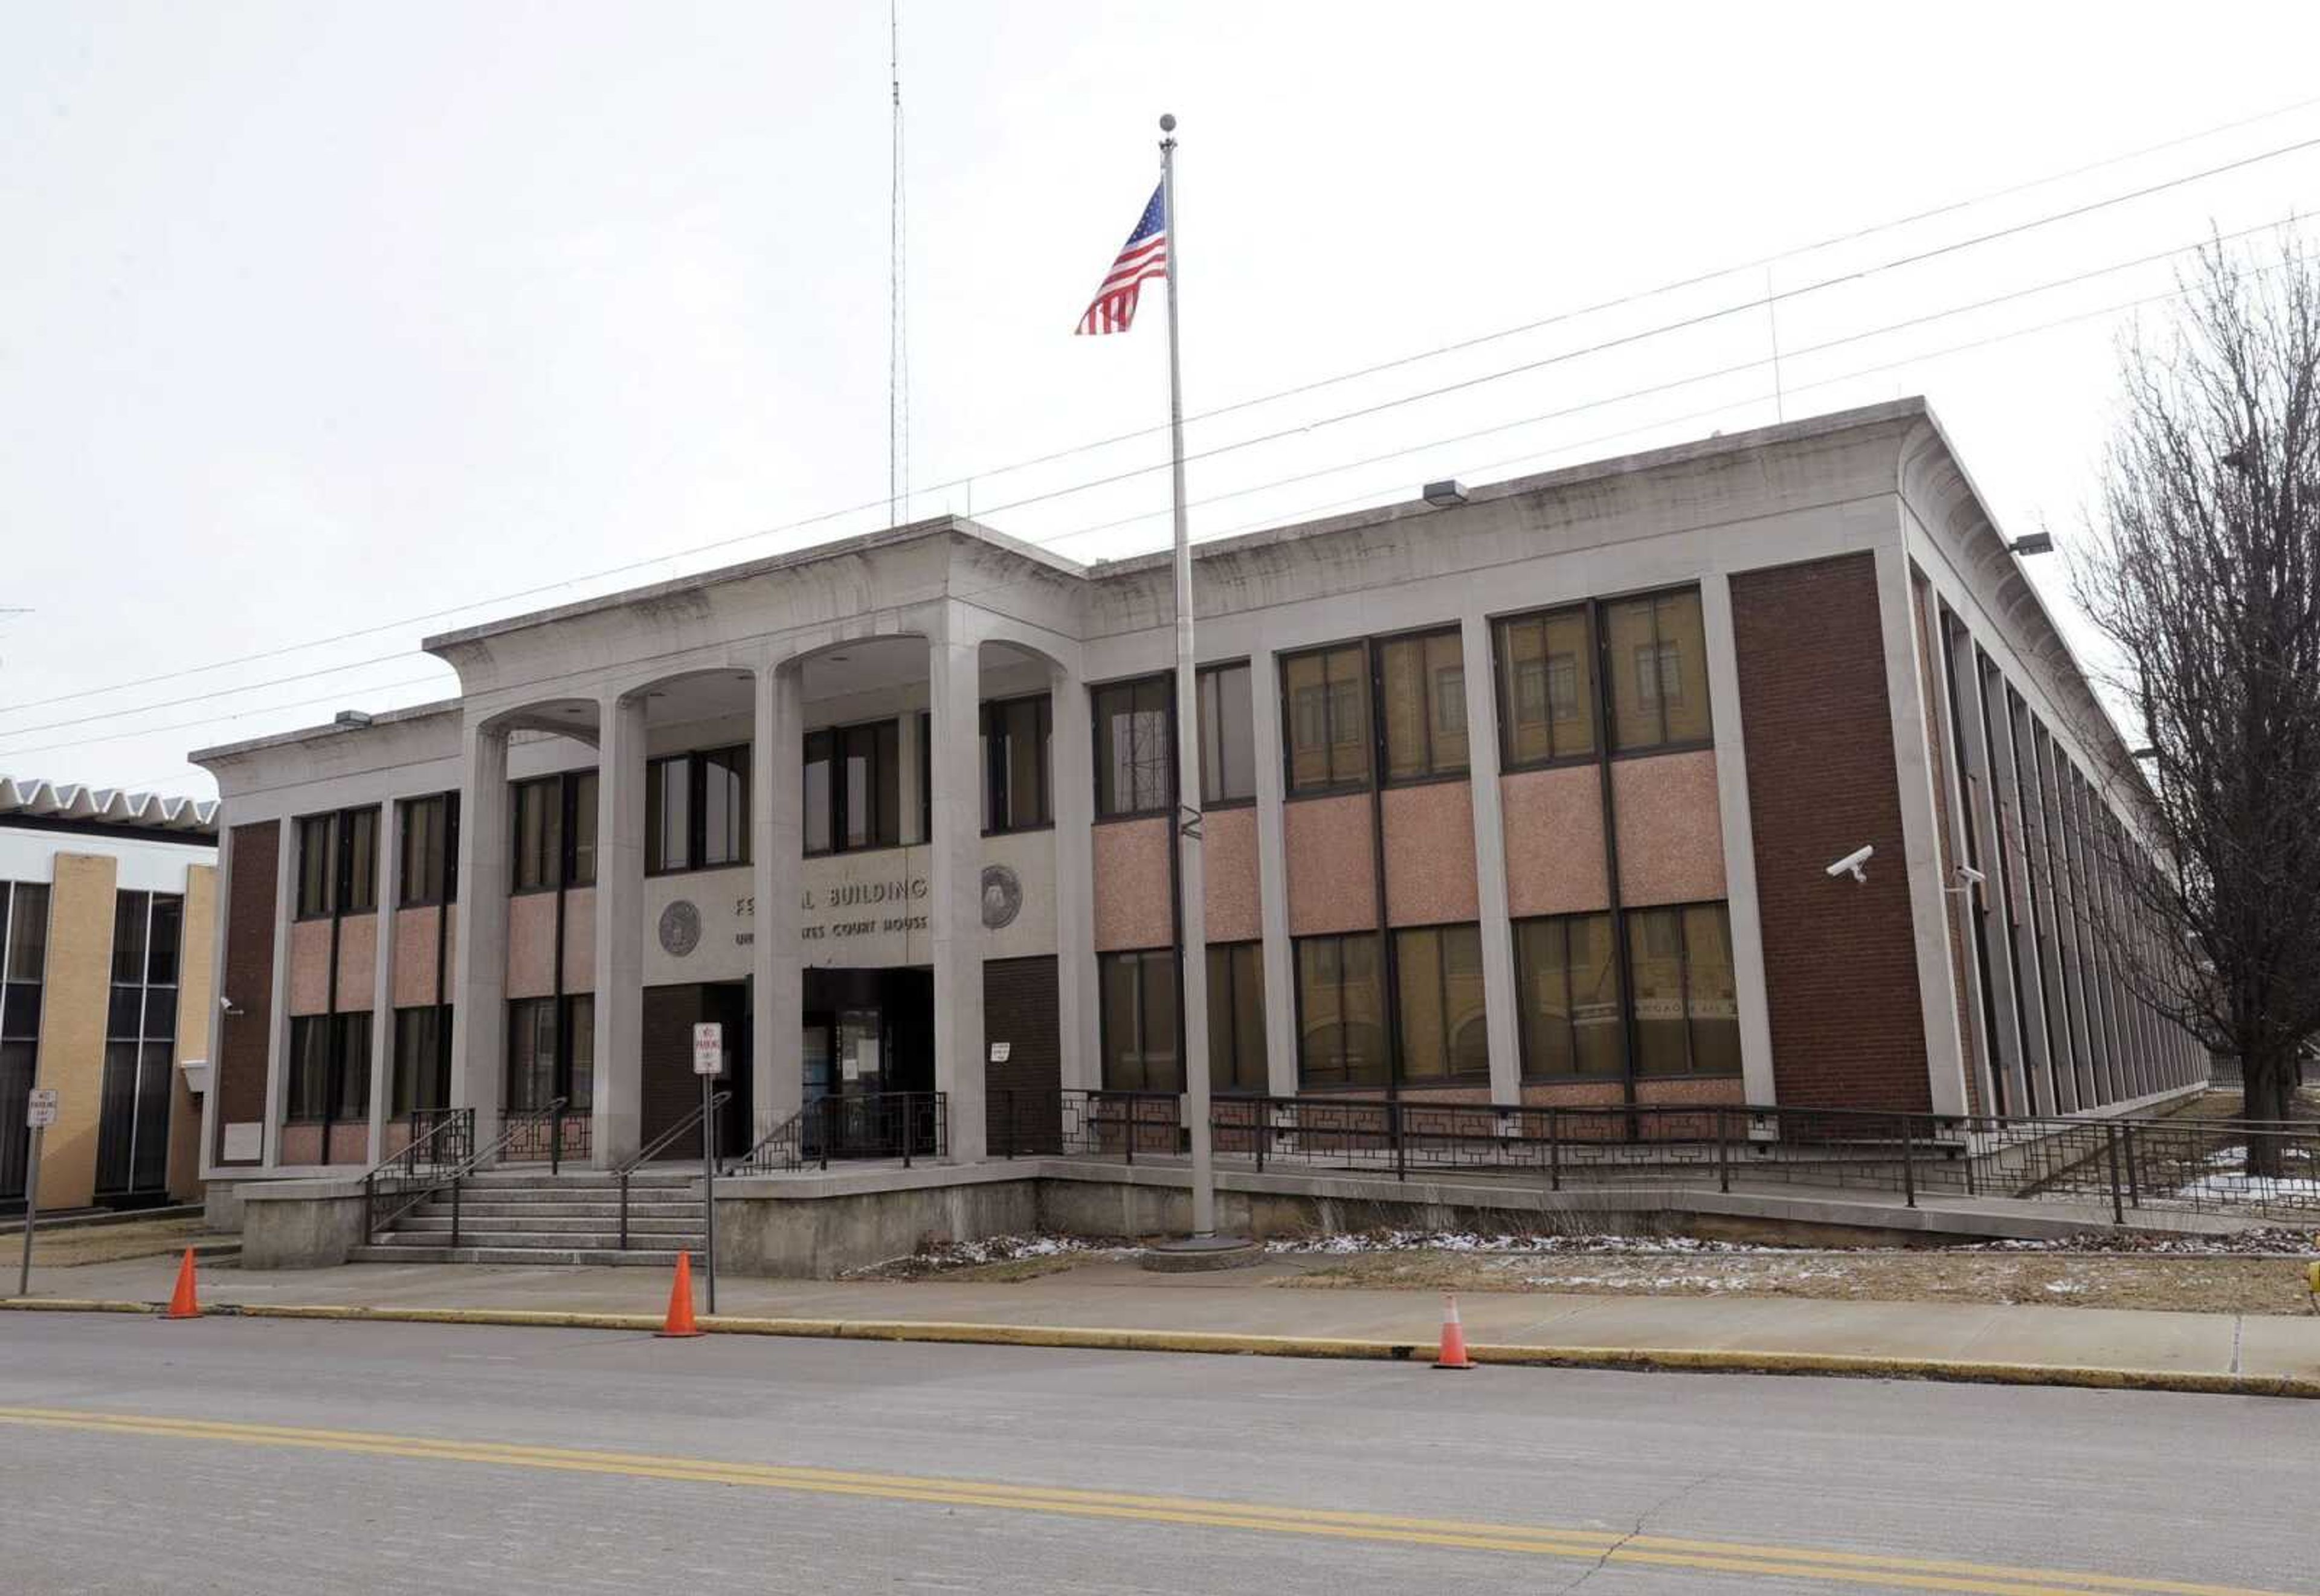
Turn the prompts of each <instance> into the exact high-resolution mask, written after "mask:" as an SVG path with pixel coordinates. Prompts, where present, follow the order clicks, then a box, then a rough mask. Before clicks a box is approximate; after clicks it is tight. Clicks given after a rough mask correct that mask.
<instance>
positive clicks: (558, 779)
mask: <svg viewBox="0 0 2320 1596" xmlns="http://www.w3.org/2000/svg"><path fill="white" fill-rule="evenodd" d="M599 779H600V778H599V776H598V775H597V772H596V770H595V768H594V766H581V767H580V768H579V769H577V770H559V771H557V772H555V773H553V774H552V775H536V776H530V777H528V778H526V779H525V780H523V781H520V782H510V783H509V784H508V895H509V896H511V897H522V896H524V895H526V894H528V893H555V892H563V891H566V890H567V889H569V888H574V887H583V886H594V885H595V884H596V876H597V867H596V860H595V854H596V850H597V848H598V846H599V845H598V842H597V839H596V836H595V831H596V804H595V800H594V795H593V794H592V793H590V789H592V788H594V786H595V784H596V783H597V781H598V780H599ZM531 789H539V790H542V791H551V792H552V796H551V798H550V800H549V802H550V803H551V804H552V806H553V807H552V810H551V812H550V819H549V821H548V823H550V824H552V825H553V826H554V827H555V829H556V838H555V847H554V848H553V849H552V850H551V851H552V857H548V858H546V859H543V860H542V861H541V866H542V869H543V872H544V874H543V875H542V878H541V879H540V880H539V881H537V882H534V883H532V884H530V885H526V884H524V880H523V875H524V866H525V864H526V859H525V857H524V856H525V852H526V849H525V847H524V840H523V795H524V793H525V792H526V791H527V790H531ZM584 794H585V795H586V796H584ZM584 813H585V815H586V816H587V818H588V834H589V840H588V842H587V844H586V846H585V850H584V848H583V845H582V843H581V841H580V817H581V816H582V815H583V814H584ZM457 837H458V833H457V832H456V830H455V831H454V832H453V838H454V840H455V841H456V839H457ZM584 851H585V853H586V854H587V856H588V864H587V868H586V869H585V871H584V870H583V869H582V868H581V855H582V853H583V852H584ZM456 885H457V884H456V881H455V883H454V886H455V889H456Z"/></svg>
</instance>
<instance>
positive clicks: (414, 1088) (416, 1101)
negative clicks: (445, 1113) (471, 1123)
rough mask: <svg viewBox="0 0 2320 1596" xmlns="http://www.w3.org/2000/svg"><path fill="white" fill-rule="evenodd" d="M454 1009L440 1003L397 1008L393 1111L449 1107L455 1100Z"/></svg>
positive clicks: (395, 1018)
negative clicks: (452, 1078)
mask: <svg viewBox="0 0 2320 1596" xmlns="http://www.w3.org/2000/svg"><path fill="white" fill-rule="evenodd" d="M450 1028H451V1011H450V1008H449V1005H444V1004H437V1005H432V1006H430V1007H427V1008H421V1009H397V1010H396V1011H394V1080H393V1081H392V1082H391V1083H390V1084H389V1089H390V1092H391V1093H392V1095H391V1097H390V1099H389V1101H390V1102H391V1104H392V1107H391V1109H390V1110H389V1111H390V1112H392V1113H394V1114H398V1115H401V1114H408V1113H411V1112H412V1111H414V1110H419V1109H440V1108H447V1107H449V1104H450V1101H451V1090H450V1088H451V1048H450Z"/></svg>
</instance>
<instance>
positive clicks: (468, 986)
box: [285, 722, 511, 1150]
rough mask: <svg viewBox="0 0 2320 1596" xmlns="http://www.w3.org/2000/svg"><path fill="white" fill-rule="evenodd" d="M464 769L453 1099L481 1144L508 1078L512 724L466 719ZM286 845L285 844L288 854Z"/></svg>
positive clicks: (495, 1125) (492, 1126) (493, 1125)
mask: <svg viewBox="0 0 2320 1596" xmlns="http://www.w3.org/2000/svg"><path fill="white" fill-rule="evenodd" d="M463 736H464V738H465V739H466V741H465V746H464V747H463V748H462V749H461V766H460V771H459V939H458V957H459V974H458V998H457V999H456V1001H455V1004H454V1007H453V1009H452V1011H451V1102H452V1103H453V1104H454V1105H455V1106H457V1107H460V1108H472V1109H474V1110H475V1111H476V1147H477V1148H478V1150H480V1149H481V1148H483V1147H485V1146H487V1145H489V1144H490V1143H491V1142H492V1141H493V1140H494V1138H497V1136H498V1135H499V1121H500V1104H501V1101H502V1093H503V1092H504V1091H505V1089H506V1084H507V934H508V884H509V881H510V879H511V877H510V875H509V865H508V829H509V820H510V817H509V812H508V803H509V800H508V784H507V732H506V731H505V730H501V729H498V728H490V727H485V726H478V725H476V724H474V723H472V722H471V723H469V724H468V725H467V727H465V728H464V730H463ZM287 853H288V850H286V849H285V857H287Z"/></svg>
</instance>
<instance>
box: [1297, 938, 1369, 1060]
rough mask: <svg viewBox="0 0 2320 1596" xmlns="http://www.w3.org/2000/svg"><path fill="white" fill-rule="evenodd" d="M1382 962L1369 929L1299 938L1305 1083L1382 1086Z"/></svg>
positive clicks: (1300, 1037)
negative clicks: (1352, 933) (1340, 934)
mask: <svg viewBox="0 0 2320 1596" xmlns="http://www.w3.org/2000/svg"><path fill="white" fill-rule="evenodd" d="M1380 966H1381V961H1380V959H1379V957H1378V939H1377V937H1376V935H1375V933H1373V932H1364V933H1361V934H1359V935H1355V936H1346V937H1308V938H1304V939H1300V941H1299V942H1298V944H1297V1005H1298V1038H1297V1043H1298V1045H1297V1056H1298V1071H1299V1075H1300V1079H1302V1080H1303V1082H1304V1083H1305V1084H1307V1085H1310V1086H1382V1085H1384V1084H1386V1036H1385V992H1384V983H1383V981H1382V978H1381V976H1382V971H1381V968H1380Z"/></svg>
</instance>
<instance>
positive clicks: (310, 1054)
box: [288, 1011, 370, 1120]
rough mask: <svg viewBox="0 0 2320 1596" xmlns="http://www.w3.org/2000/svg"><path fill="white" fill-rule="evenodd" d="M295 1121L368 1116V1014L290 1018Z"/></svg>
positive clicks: (291, 1107)
mask: <svg viewBox="0 0 2320 1596" xmlns="http://www.w3.org/2000/svg"><path fill="white" fill-rule="evenodd" d="M289 1086H290V1102H289V1107H288V1113H289V1117H290V1118H291V1119H293V1120H363V1119H367V1118H369V1116H370V1014H369V1012H368V1011H362V1012H360V1013H349V1014H301V1015H297V1016H295V1018H293V1019H292V1020H291V1021H290V1081H289Z"/></svg>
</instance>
